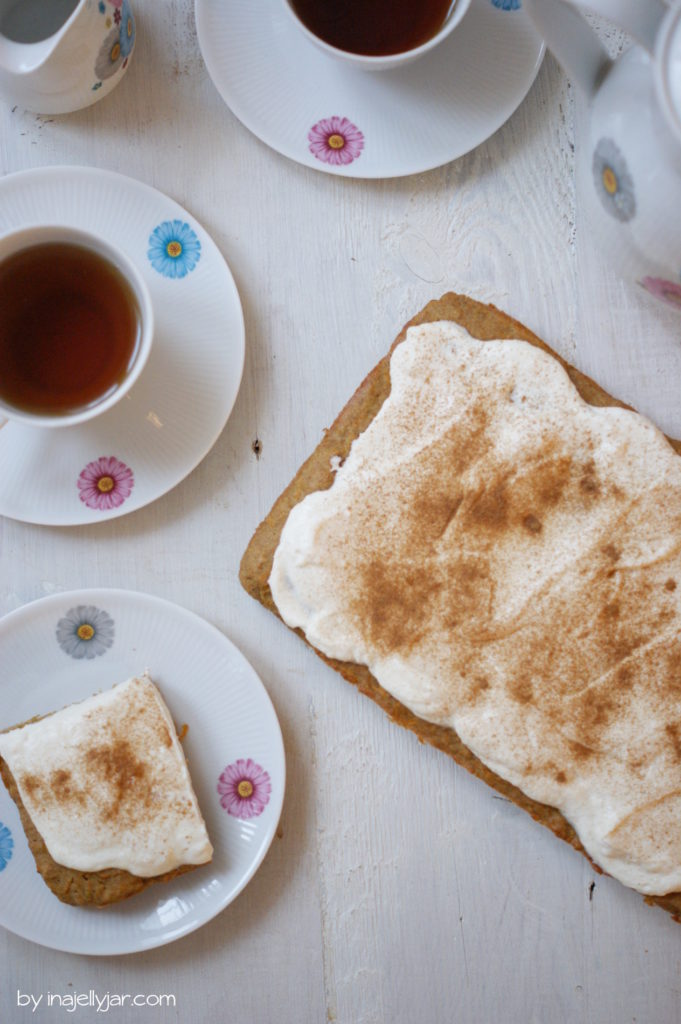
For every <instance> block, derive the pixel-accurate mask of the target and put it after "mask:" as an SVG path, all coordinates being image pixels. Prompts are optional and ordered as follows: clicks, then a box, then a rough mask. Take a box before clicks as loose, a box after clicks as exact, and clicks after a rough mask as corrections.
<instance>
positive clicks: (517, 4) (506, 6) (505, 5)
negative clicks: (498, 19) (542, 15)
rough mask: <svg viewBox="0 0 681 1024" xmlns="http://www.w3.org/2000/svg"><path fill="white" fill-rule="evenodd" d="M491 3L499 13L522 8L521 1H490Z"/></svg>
mask: <svg viewBox="0 0 681 1024" xmlns="http://www.w3.org/2000/svg"><path fill="white" fill-rule="evenodd" d="M491 3H492V6H493V7H496V8H498V10H500V11H519V10H520V8H521V7H522V6H523V3H522V0H491Z"/></svg>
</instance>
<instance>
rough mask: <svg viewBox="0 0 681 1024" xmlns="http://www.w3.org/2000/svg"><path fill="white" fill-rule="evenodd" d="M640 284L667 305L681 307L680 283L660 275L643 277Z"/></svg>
mask: <svg viewBox="0 0 681 1024" xmlns="http://www.w3.org/2000/svg"><path fill="white" fill-rule="evenodd" d="M641 284H642V285H643V287H644V288H645V290H646V291H647V292H650V294H651V295H654V296H655V298H656V299H662V301H663V302H666V303H667V305H669V306H676V308H677V309H681V284H677V282H676V281H665V280H664V278H662V277H644V278H643V280H642V281H641Z"/></svg>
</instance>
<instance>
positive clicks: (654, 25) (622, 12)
mask: <svg viewBox="0 0 681 1024" xmlns="http://www.w3.org/2000/svg"><path fill="white" fill-rule="evenodd" d="M577 3H578V4H579V6H580V7H581V8H582V9H583V10H587V11H591V12H592V13H593V14H601V15H602V16H603V17H604V18H607V19H608V21H611V22H613V23H614V24H615V25H617V26H618V27H619V28H622V29H624V31H625V32H626V33H627V34H628V35H630V36H633V37H634V39H635V40H636V41H637V42H638V43H640V44H641V46H643V47H644V48H645V49H646V50H648V52H649V53H651V54H652V53H654V52H655V40H656V38H657V32H658V29H659V27H660V24H661V22H662V19H663V18H664V17H665V15H666V14H667V12H668V11H669V8H668V7H667V5H666V4H665V3H663V0H577Z"/></svg>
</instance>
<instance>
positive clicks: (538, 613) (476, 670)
mask: <svg viewBox="0 0 681 1024" xmlns="http://www.w3.org/2000/svg"><path fill="white" fill-rule="evenodd" d="M435 371H437V372H435ZM391 386H392V390H391V394H390V396H389V397H388V399H387V400H386V402H385V403H384V405H383V407H382V409H381V410H380V412H379V413H378V415H377V416H376V417H375V419H374V421H373V422H372V424H371V425H370V426H369V428H368V429H367V430H366V431H365V433H364V434H363V435H361V436H360V437H359V438H358V439H357V440H356V441H355V442H354V444H353V447H352V449H351V452H350V454H349V456H348V457H347V458H346V460H345V462H344V464H343V465H342V466H341V467H340V468H339V469H338V472H337V473H336V475H335V478H334V482H333V485H332V487H331V488H330V489H329V490H328V491H324V492H318V493H316V494H312V495H308V497H307V498H305V499H304V500H303V501H302V502H301V503H300V504H299V505H298V506H296V507H295V508H294V509H293V510H292V512H291V514H290V516H289V520H288V522H287V524H286V526H285V527H284V530H283V531H282V535H281V540H280V544H279V547H278V549H277V551H276V553H275V557H274V564H273V570H272V575H271V577H270V587H271V591H272V595H273V597H274V600H275V602H276V604H277V606H278V608H279V611H280V613H281V614H282V617H283V618H284V619H285V621H286V622H287V623H288V624H289V625H291V626H293V627H301V628H303V629H304V630H305V633H306V635H307V638H308V640H309V641H310V642H311V643H312V644H313V645H314V646H316V647H318V648H319V649H320V650H321V651H323V652H324V653H325V654H327V655H328V656H329V657H333V658H339V659H341V660H347V661H353V662H360V663H363V664H367V665H368V666H369V668H370V669H371V671H372V673H373V674H374V676H375V677H376V678H377V679H378V681H379V682H380V683H381V685H382V686H384V687H385V689H387V690H388V691H389V692H391V693H392V694H393V695H394V696H395V697H397V699H398V700H400V701H402V702H403V703H404V704H405V705H406V706H408V707H409V708H410V709H411V710H412V711H414V712H415V713H416V714H418V715H420V716H421V717H423V718H426V719H428V720H430V721H434V722H438V723H440V724H446V725H451V726H452V727H453V728H455V729H456V730H457V732H458V733H459V735H460V736H461V738H462V740H463V741H464V742H465V743H466V744H467V745H468V746H469V747H470V748H471V749H472V750H473V751H474V753H476V754H477V755H478V757H480V758H481V759H482V760H483V761H485V762H486V763H487V764H489V765H490V767H492V768H493V769H494V771H496V772H497V773H498V774H500V775H501V776H503V777H504V778H506V779H508V780H509V781H510V782H513V783H514V784H516V785H518V786H520V788H522V789H523V790H524V791H525V792H527V793H528V795H529V796H531V797H533V798H534V799H537V800H540V801H542V802H544V803H548V804H553V805H554V806H557V807H559V808H560V809H561V810H562V811H563V813H564V815H565V816H566V817H567V818H568V820H570V821H571V822H572V823H573V824H574V825H575V827H576V829H577V831H578V833H579V835H580V838H581V840H582V842H583V843H584V845H585V847H586V848H587V850H588V851H589V853H590V854H591V856H592V857H593V858H594V859H595V860H596V861H597V862H598V863H600V864H601V865H602V866H603V867H604V868H606V870H608V871H610V872H611V873H612V874H615V875H616V876H617V877H620V878H621V879H622V880H623V881H625V882H626V884H630V885H634V886H635V887H637V888H640V889H641V890H642V891H644V892H665V891H672V890H681V859H679V861H678V862H676V863H671V861H670V860H669V856H668V853H669V849H671V847H669V848H668V849H667V853H666V854H665V855H664V856H662V857H661V859H657V853H656V852H655V851H656V850H657V847H658V844H657V843H656V842H653V841H652V840H648V839H646V836H647V835H648V834H649V832H650V829H646V828H645V827H644V824H643V822H644V820H645V816H646V814H648V813H650V814H651V815H653V818H654V825H655V828H665V829H672V830H673V831H674V832H675V833H676V834H677V836H678V837H679V840H678V845H679V848H681V824H679V821H678V820H676V819H674V818H673V816H672V809H674V808H676V805H677V801H676V799H670V800H667V799H666V796H665V794H670V793H675V792H676V790H677V789H678V790H679V791H681V601H680V597H679V594H680V592H679V590H677V587H676V580H677V579H678V578H679V574H681V460H679V458H678V456H677V455H676V454H675V453H674V452H673V451H672V449H671V448H670V447H669V446H668V444H667V442H666V441H665V439H664V438H663V437H662V435H661V434H659V432H657V431H656V430H655V428H653V427H652V425H651V424H649V423H648V422H647V421H645V420H643V419H642V418H641V417H638V416H637V415H636V414H634V413H630V412H628V411H624V410H620V409H601V408H592V407H590V406H587V405H586V404H585V403H584V402H583V401H582V400H581V398H580V397H579V395H578V394H577V392H576V390H575V389H574V387H573V385H572V384H571V382H570V381H569V379H568V377H567V375H566V374H565V373H564V371H563V370H562V368H561V367H560V365H559V364H558V363H557V362H556V361H555V360H553V359H551V357H550V356H548V355H546V354H545V353H543V352H541V351H539V350H537V349H536V348H533V347H531V346H529V345H527V344H526V343H524V342H506V341H504V342H495V341H492V342H478V341H475V340H473V339H471V338H469V337H468V335H466V334H465V332H464V331H462V330H461V329H460V328H458V327H457V326H456V325H453V324H427V325H421V326H420V327H418V328H411V329H410V330H409V332H408V333H407V338H406V340H405V341H404V342H402V343H401V344H400V345H398V346H397V347H396V349H395V351H394V353H393V356H392V361H391ZM481 681H484V684H483V683H482V682H481ZM633 765H636V767H632V766H633ZM645 765H648V766H649V770H648V771H645V768H644V766H645ZM653 766H654V768H653ZM646 807H649V808H652V809H654V810H649V811H647V810H646V809H645V808H646ZM637 816H638V817H637ZM629 818H630V819H631V822H634V821H635V822H636V825H635V827H634V825H633V824H631V825H630V826H627V828H626V829H624V826H623V825H622V829H623V831H622V832H620V833H618V838H617V841H616V842H614V840H613V838H612V836H613V835H614V834H615V832H616V830H617V828H619V827H620V826H619V825H618V822H619V823H620V824H621V823H623V822H624V821H625V820H627V819H629ZM651 820H653V819H651ZM625 831H626V836H627V845H624V844H623V841H622V836H623V835H624V832H625ZM611 833H612V835H611ZM613 850H616V852H614V853H613Z"/></svg>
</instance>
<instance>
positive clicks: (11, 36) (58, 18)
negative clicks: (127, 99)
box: [0, 0, 135, 114]
mask: <svg viewBox="0 0 681 1024" xmlns="http://www.w3.org/2000/svg"><path fill="white" fill-rule="evenodd" d="M134 46H135V20H134V18H133V15H132V10H131V8H130V0H0V92H1V93H2V94H3V96H4V97H5V99H6V100H7V101H8V102H10V103H16V104H19V105H21V106H23V107H25V108H27V109H28V110H32V111H34V112H35V113H37V114H66V113H69V112H70V111H72V110H79V109H80V108H81V107H88V106H89V105H90V104H91V103H95V102H96V101H97V100H99V99H101V98H102V97H103V96H106V95H107V93H109V92H110V91H111V90H112V89H113V87H114V86H115V85H116V84H117V83H118V82H119V81H120V79H121V78H122V77H123V74H124V73H125V70H126V68H127V66H128V62H129V60H130V57H131V55H132V51H133V48H134Z"/></svg>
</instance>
